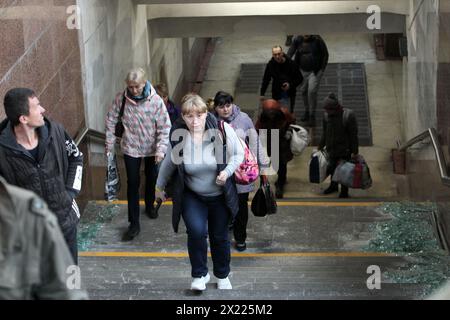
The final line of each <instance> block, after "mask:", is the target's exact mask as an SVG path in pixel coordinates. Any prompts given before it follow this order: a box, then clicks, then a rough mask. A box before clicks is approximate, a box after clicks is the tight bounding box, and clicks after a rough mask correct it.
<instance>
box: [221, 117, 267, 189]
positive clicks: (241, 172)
mask: <svg viewBox="0 0 450 320" xmlns="http://www.w3.org/2000/svg"><path fill="white" fill-rule="evenodd" d="M219 129H220V132H221V133H222V136H223V141H224V143H226V134H225V128H224V125H223V121H219ZM238 139H239V142H240V143H241V146H242V148H243V149H244V161H242V163H241V164H240V165H239V167H238V168H237V169H236V171H235V172H234V177H235V180H236V183H237V184H242V185H248V184H251V183H253V182H255V181H256V180H257V179H258V176H259V166H258V160H257V159H256V157H255V156H254V155H253V153H252V151H251V150H250V148H249V147H248V145H247V143H246V142H245V141H243V140H242V139H241V138H239V137H238Z"/></svg>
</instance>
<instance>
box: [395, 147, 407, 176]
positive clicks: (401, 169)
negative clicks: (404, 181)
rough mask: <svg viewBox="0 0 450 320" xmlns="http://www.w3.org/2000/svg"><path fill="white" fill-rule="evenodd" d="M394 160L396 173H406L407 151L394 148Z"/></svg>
mask: <svg viewBox="0 0 450 320" xmlns="http://www.w3.org/2000/svg"><path fill="white" fill-rule="evenodd" d="M392 162H393V164H394V173H395V174H406V151H404V150H399V149H392Z"/></svg>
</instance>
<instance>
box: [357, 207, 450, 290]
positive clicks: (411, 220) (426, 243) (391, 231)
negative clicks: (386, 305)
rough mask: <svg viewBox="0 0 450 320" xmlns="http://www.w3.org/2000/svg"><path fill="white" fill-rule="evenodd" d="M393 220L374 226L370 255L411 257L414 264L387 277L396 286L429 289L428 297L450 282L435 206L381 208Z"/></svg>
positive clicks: (388, 273) (449, 267) (368, 248)
mask: <svg viewBox="0 0 450 320" xmlns="http://www.w3.org/2000/svg"><path fill="white" fill-rule="evenodd" d="M379 210H382V211H383V213H384V214H389V215H391V216H392V220H389V221H387V222H382V223H375V224H373V225H372V226H371V228H370V229H371V230H372V231H373V232H374V235H375V238H374V239H373V240H371V241H370V243H369V245H368V246H367V248H365V249H366V250H367V251H375V252H386V253H394V254H398V255H402V256H405V257H408V259H409V261H410V264H409V265H408V266H406V267H405V268H401V269H399V270H389V271H388V272H386V274H385V275H386V277H387V278H388V279H390V280H392V281H394V282H396V283H417V284H424V285H426V288H425V292H424V295H426V294H429V293H430V292H431V291H433V290H434V289H436V288H438V287H439V286H440V285H442V284H443V283H444V282H445V281H446V280H448V279H450V257H449V255H448V254H447V253H446V252H445V251H443V250H442V249H441V248H440V246H439V243H438V241H437V239H436V235H435V233H434V230H433V226H432V223H431V216H432V213H433V211H434V212H436V211H437V205H436V204H434V203H430V202H428V203H413V202H402V203H388V204H384V205H383V206H381V207H380V208H379Z"/></svg>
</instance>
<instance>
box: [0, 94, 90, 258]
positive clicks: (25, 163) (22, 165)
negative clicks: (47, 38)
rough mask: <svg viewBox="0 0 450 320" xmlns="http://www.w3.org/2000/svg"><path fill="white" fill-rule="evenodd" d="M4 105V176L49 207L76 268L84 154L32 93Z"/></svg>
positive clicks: (0, 153)
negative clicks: (52, 119) (56, 220)
mask: <svg viewBox="0 0 450 320" xmlns="http://www.w3.org/2000/svg"><path fill="white" fill-rule="evenodd" d="M4 106H5V113H6V119H5V120H4V121H3V122H2V123H1V124H0V175H2V176H3V177H4V178H5V180H6V181H7V182H8V183H10V184H12V185H15V186H18V187H21V188H24V189H28V190H31V191H33V192H35V193H36V194H37V195H38V196H40V197H41V198H42V199H43V200H44V201H46V202H47V204H48V206H49V208H50V210H51V211H52V212H53V213H54V214H55V215H56V217H57V218H58V223H59V226H60V227H61V231H62V233H63V235H64V239H65V240H66V243H67V246H68V247H69V250H70V253H71V254H72V257H73V260H74V262H75V263H77V262H78V245H77V224H78V222H79V220H80V210H79V208H78V205H77V203H76V201H75V198H76V197H77V196H78V194H79V193H80V191H81V182H82V181H81V180H82V176H83V153H82V152H81V151H80V150H79V149H78V147H77V146H76V144H75V142H74V141H73V140H72V138H71V137H70V136H69V134H68V133H67V132H66V130H65V129H64V128H63V127H62V125H60V124H59V123H57V122H54V121H51V120H49V119H48V118H46V117H45V116H44V113H45V109H44V107H43V106H41V104H40V102H39V99H38V97H37V96H36V94H35V93H34V91H33V90H31V89H28V88H14V89H11V90H9V91H8V92H7V93H6V95H5V98H4Z"/></svg>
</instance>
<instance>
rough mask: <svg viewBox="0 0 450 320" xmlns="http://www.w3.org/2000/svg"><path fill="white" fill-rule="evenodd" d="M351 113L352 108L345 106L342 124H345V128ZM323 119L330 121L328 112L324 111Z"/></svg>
mask: <svg viewBox="0 0 450 320" xmlns="http://www.w3.org/2000/svg"><path fill="white" fill-rule="evenodd" d="M351 113H352V111H351V110H350V109H347V108H344V112H343V114H342V124H343V125H344V128H347V124H348V118H349V117H350V114H351ZM323 119H324V120H325V122H328V113H326V112H324V115H323Z"/></svg>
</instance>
